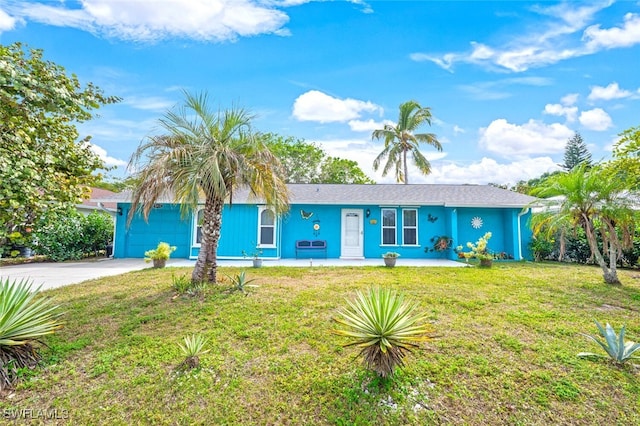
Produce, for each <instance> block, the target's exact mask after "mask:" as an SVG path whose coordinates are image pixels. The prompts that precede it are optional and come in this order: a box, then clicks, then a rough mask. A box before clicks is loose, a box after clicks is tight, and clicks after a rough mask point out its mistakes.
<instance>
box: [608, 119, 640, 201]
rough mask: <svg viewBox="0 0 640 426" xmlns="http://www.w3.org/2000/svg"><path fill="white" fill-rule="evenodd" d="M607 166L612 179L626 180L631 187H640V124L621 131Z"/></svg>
mask: <svg viewBox="0 0 640 426" xmlns="http://www.w3.org/2000/svg"><path fill="white" fill-rule="evenodd" d="M607 168H608V170H609V173H610V175H612V177H611V178H612V179H618V180H621V181H623V182H625V183H626V184H627V186H628V187H629V188H630V189H638V188H640V126H638V127H631V128H629V129H627V130H625V131H624V132H622V133H620V140H619V141H618V142H616V144H615V145H614V146H613V161H611V162H610V163H609V164H608V165H607Z"/></svg>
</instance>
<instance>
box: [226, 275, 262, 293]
mask: <svg viewBox="0 0 640 426" xmlns="http://www.w3.org/2000/svg"><path fill="white" fill-rule="evenodd" d="M227 277H228V278H229V279H230V280H231V284H232V285H233V287H232V288H231V290H232V291H239V292H241V293H243V294H244V295H245V296H246V295H247V288H248V287H258V286H257V285H252V284H250V283H252V282H254V281H255V280H256V279H255V278H253V279H250V280H248V279H247V277H246V273H245V271H241V272H240V273H239V274H237V275H236V276H234V277H230V276H228V275H227Z"/></svg>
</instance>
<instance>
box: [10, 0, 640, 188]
mask: <svg viewBox="0 0 640 426" xmlns="http://www.w3.org/2000/svg"><path fill="white" fill-rule="evenodd" d="M14 41H21V42H24V43H27V44H28V45H29V46H30V47H34V48H41V49H43V50H44V52H45V57H46V58H47V59H49V60H52V61H54V62H56V63H58V64H60V65H62V66H64V67H65V68H66V69H67V71H68V72H73V73H75V74H76V75H77V76H78V77H79V79H80V80H81V81H82V82H84V83H87V82H93V83H95V84H97V85H98V86H100V87H101V88H102V89H104V91H105V93H106V94H108V95H117V96H120V97H122V98H123V101H122V102H121V103H120V104H117V105H110V106H107V107H104V108H102V109H100V110H99V114H100V117H99V118H98V119H96V120H92V121H91V122H89V123H85V124H83V125H81V127H80V130H81V133H82V134H83V135H87V134H88V135H92V136H93V139H92V143H93V144H94V149H95V150H96V152H98V153H99V154H100V155H101V156H102V157H103V158H105V160H106V161H107V163H108V164H110V165H113V166H117V167H118V168H117V169H116V170H115V171H112V172H111V174H112V175H115V176H122V175H124V174H125V173H126V171H125V170H126V163H127V162H128V160H129V157H130V155H131V153H132V152H133V151H134V149H135V148H136V147H137V146H138V144H139V143H140V141H141V140H142V139H143V138H144V137H145V135H149V134H151V133H153V132H154V131H156V130H157V126H156V123H157V119H158V118H160V117H161V116H162V114H163V113H164V112H165V111H166V110H167V109H168V108H171V107H172V106H174V105H176V104H177V103H179V102H180V100H181V98H182V93H181V90H182V89H185V90H188V91H192V92H196V91H203V90H205V91H207V92H208V93H209V95H210V97H211V98H212V99H213V103H214V105H215V106H217V107H220V108H228V107H231V106H232V105H239V106H242V107H245V108H247V109H249V110H251V111H252V112H253V113H255V114H256V116H257V117H256V119H255V120H254V125H255V128H256V130H259V131H262V132H275V133H278V134H281V135H285V136H293V137H296V138H303V139H305V140H307V141H310V142H316V143H318V144H320V145H321V146H322V147H323V148H324V149H325V150H326V151H327V152H328V153H329V154H330V155H334V156H339V157H343V158H349V159H353V160H356V161H358V162H359V164H360V166H361V168H362V169H363V170H364V171H365V173H367V174H368V175H369V176H370V177H372V178H373V179H375V180H376V181H378V182H392V181H393V177H392V176H388V177H386V178H383V177H381V176H380V174H379V172H374V171H373V170H372V166H371V164H372V162H373V159H374V158H375V156H376V155H377V154H378V153H379V152H380V151H381V150H382V142H377V141H372V140H371V132H372V131H373V130H374V129H376V128H381V127H382V125H383V124H384V123H385V122H387V121H391V122H394V121H396V120H397V115H398V106H399V105H400V104H401V103H402V102H405V101H407V100H410V99H414V100H416V101H418V102H419V103H421V104H422V105H423V106H428V107H431V109H432V113H433V123H432V126H431V127H428V126H425V127H424V128H422V129H421V130H423V131H426V132H433V133H435V134H436V135H437V137H438V139H439V140H440V141H441V142H442V144H443V147H444V151H443V152H442V153H438V152H437V151H435V150H434V149H433V148H432V147H430V146H425V147H424V149H423V153H424V154H425V155H426V156H427V158H429V159H430V161H431V163H432V168H433V173H432V174H431V175H429V176H420V175H419V174H418V173H417V172H415V171H413V172H411V171H410V179H411V181H412V183H478V184H482V183H489V182H493V183H515V182H517V181H518V180H521V179H530V178H533V177H537V176H539V175H540V174H542V173H544V172H546V171H552V170H554V169H555V168H557V164H558V163H561V162H562V159H563V154H564V146H565V144H566V142H567V140H568V139H569V138H571V137H572V136H573V134H574V132H576V131H578V132H580V133H581V134H582V136H583V138H584V140H585V142H587V144H588V146H589V148H590V150H591V152H592V154H593V157H594V159H596V160H600V159H607V158H609V157H610V155H611V146H612V144H613V143H615V141H616V140H617V138H618V136H617V135H618V134H619V133H620V132H622V131H623V130H625V129H628V128H630V127H633V126H638V125H640V114H639V111H640V75H639V74H638V64H640V2H638V1H620V2H612V1H596V2H582V1H570V2H552V1H542V2H529V1H497V2H483V1H473V2H462V1H450V2H440V1H394V2H391V1H368V2H365V1H361V0H352V1H308V0H163V1H142V0H137V1H136V0H132V1H122V0H83V1H69V0H67V1H56V0H48V1H36V0H33V1H14V0H0V43H2V44H9V43H12V42H14Z"/></svg>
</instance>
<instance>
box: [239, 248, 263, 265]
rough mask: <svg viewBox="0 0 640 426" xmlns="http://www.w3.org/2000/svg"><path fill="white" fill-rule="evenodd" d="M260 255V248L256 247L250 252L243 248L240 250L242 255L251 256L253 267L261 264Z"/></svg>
mask: <svg viewBox="0 0 640 426" xmlns="http://www.w3.org/2000/svg"><path fill="white" fill-rule="evenodd" d="M260 255H262V249H261V248H257V247H256V248H255V249H253V251H251V252H250V253H249V252H246V251H245V250H242V256H244V257H251V258H252V259H253V267H254V268H260V267H261V266H262V259H261V258H260Z"/></svg>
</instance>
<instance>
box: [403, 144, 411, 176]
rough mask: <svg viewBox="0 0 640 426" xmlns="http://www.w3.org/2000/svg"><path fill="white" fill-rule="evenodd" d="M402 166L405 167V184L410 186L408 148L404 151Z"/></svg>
mask: <svg viewBox="0 0 640 426" xmlns="http://www.w3.org/2000/svg"><path fill="white" fill-rule="evenodd" d="M402 166H403V167H404V184H405V185H407V184H409V166H408V165H407V148H406V147H405V148H404V149H403V150H402Z"/></svg>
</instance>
